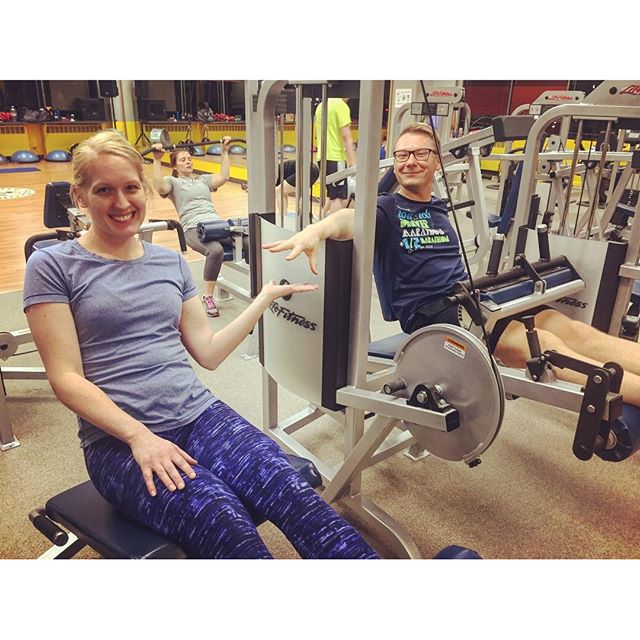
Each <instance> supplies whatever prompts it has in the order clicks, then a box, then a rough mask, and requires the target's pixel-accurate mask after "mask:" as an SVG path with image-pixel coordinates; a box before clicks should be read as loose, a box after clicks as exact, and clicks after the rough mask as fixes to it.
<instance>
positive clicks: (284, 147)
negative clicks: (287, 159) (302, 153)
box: [282, 144, 296, 153]
mask: <svg viewBox="0 0 640 640" xmlns="http://www.w3.org/2000/svg"><path fill="white" fill-rule="evenodd" d="M282 150H283V151H284V152H285V153H295V152H296V148H295V147H294V146H293V145H292V144H285V145H282Z"/></svg>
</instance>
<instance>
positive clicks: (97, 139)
mask: <svg viewBox="0 0 640 640" xmlns="http://www.w3.org/2000/svg"><path fill="white" fill-rule="evenodd" d="M102 153H104V154H110V155H113V156H119V157H120V158H123V159H124V160H128V161H129V162H130V163H131V165H132V166H133V168H134V169H135V170H136V172H137V173H138V177H139V178H140V182H141V184H142V187H143V189H144V190H145V193H147V194H149V193H151V186H150V185H149V183H148V182H147V179H146V177H145V175H144V171H143V169H142V156H141V155H140V154H139V153H138V151H137V149H136V148H135V147H134V146H133V145H132V144H131V143H130V142H129V141H128V140H126V139H125V138H124V137H123V136H122V134H121V133H120V132H118V131H116V130H115V129H105V130H104V131H99V132H98V133H96V134H95V135H93V136H91V137H90V138H87V139H86V140H83V141H82V142H81V143H80V144H79V145H78V146H77V147H76V148H75V150H74V152H73V157H72V162H71V168H72V170H73V186H74V187H75V189H85V188H86V187H87V186H88V183H89V182H90V180H91V173H92V171H91V164H92V163H93V161H94V160H96V159H97V157H98V156H99V155H100V154H102ZM75 189H73V188H72V189H71V198H72V200H73V201H74V204H75V205H76V206H77V199H76V194H75V193H74V191H75Z"/></svg>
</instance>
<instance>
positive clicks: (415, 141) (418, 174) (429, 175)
mask: <svg viewBox="0 0 640 640" xmlns="http://www.w3.org/2000/svg"><path fill="white" fill-rule="evenodd" d="M418 149H421V150H424V149H430V150H431V153H429V157H428V158H427V159H426V160H416V157H415V155H414V154H413V153H412V154H411V155H410V156H409V157H408V158H407V159H406V160H403V161H399V160H396V159H395V157H394V161H393V172H394V174H395V176H396V179H397V180H398V184H399V185H400V187H399V189H398V192H399V193H400V194H401V195H403V196H406V197H408V198H410V199H412V200H420V201H428V200H430V199H431V185H432V183H433V174H434V173H435V171H436V170H437V169H438V168H439V167H440V163H439V161H438V155H437V153H436V142H435V140H434V138H433V137H432V136H431V135H429V134H428V133H426V132H423V131H410V132H408V133H404V134H403V135H401V136H400V137H399V138H398V141H397V142H396V145H395V148H394V153H395V152H398V151H413V152H415V151H417V150H418ZM418 155H419V156H420V155H421V154H420V153H418Z"/></svg>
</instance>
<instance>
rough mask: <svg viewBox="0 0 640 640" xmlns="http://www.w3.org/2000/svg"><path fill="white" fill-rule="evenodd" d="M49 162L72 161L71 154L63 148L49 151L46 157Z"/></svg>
mask: <svg viewBox="0 0 640 640" xmlns="http://www.w3.org/2000/svg"><path fill="white" fill-rule="evenodd" d="M44 159H45V160H46V161H47V162H71V154H70V153H69V152H68V151H64V150H63V149H55V150H54V151H49V153H47V155H46V156H45V157H44Z"/></svg>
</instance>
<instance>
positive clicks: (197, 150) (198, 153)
mask: <svg viewBox="0 0 640 640" xmlns="http://www.w3.org/2000/svg"><path fill="white" fill-rule="evenodd" d="M192 155H194V156H203V155H204V151H203V150H202V147H193V154H192Z"/></svg>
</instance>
